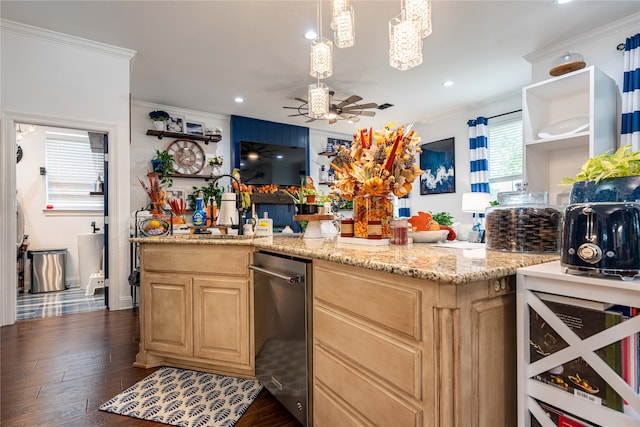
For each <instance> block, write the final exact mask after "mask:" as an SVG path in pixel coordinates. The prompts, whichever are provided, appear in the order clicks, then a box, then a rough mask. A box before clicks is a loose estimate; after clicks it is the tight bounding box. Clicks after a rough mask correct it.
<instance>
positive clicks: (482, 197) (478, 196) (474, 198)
mask: <svg viewBox="0 0 640 427" xmlns="http://www.w3.org/2000/svg"><path fill="white" fill-rule="evenodd" d="M490 205H491V194H489V193H462V212H484V211H485V210H486V209H487V208H488V207H489V206H490Z"/></svg>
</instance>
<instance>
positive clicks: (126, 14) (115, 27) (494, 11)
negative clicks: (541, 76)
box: [0, 0, 640, 133]
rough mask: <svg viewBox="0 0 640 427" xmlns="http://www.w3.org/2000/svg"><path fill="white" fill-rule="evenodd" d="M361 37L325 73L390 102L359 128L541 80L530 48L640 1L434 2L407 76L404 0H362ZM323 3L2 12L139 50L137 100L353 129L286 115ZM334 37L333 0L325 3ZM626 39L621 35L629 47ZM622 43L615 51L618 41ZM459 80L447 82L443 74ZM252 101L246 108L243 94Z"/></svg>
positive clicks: (19, 7) (337, 83) (637, 6)
mask: <svg viewBox="0 0 640 427" xmlns="http://www.w3.org/2000/svg"><path fill="white" fill-rule="evenodd" d="M351 4H352V5H353V7H354V9H355V26H356V44H355V46H353V47H350V48H346V49H337V48H336V49H334V52H335V53H334V74H333V76H331V77H329V78H328V79H326V80H324V82H325V83H326V84H328V85H329V87H330V88H331V89H332V90H334V91H335V92H336V99H338V100H340V99H344V98H347V97H348V96H349V95H352V94H357V95H360V96H362V97H363V98H364V99H363V101H362V102H364V103H368V102H374V103H377V104H382V103H387V102H388V103H391V104H394V107H392V108H389V109H387V110H384V111H379V110H376V111H377V114H376V117H373V118H367V117H362V120H361V121H360V123H359V125H360V126H363V127H369V126H374V127H378V126H381V125H382V124H384V123H386V122H388V121H393V120H399V121H402V122H410V121H428V120H429V119H430V118H433V117H437V116H441V115H442V114H443V113H445V112H447V111H451V110H455V109H458V108H461V107H462V106H464V105H468V104H474V103H478V102H481V101H483V100H487V99H491V98H494V97H497V96H500V95H503V94H507V93H513V92H514V91H516V90H519V88H521V87H522V86H525V85H527V84H529V83H530V69H531V64H529V63H528V62H527V61H526V60H525V59H524V58H523V56H524V55H527V54H529V53H531V52H534V51H537V50H540V49H543V48H545V47H547V46H550V45H554V44H556V43H559V42H562V41H563V40H566V39H569V38H571V37H575V36H577V35H580V34H584V33H586V32H588V31H590V30H592V29H594V28H597V27H600V26H602V25H605V24H608V23H610V22H613V21H616V20H618V19H622V18H625V17H627V16H629V15H631V14H633V13H638V12H640V2H639V1H637V0H632V1H613V0H602V1H595V0H574V1H573V2H572V3H568V4H564V5H558V4H556V3H555V1H554V0H536V1H479V0H476V1H455V0H447V1H445V0H440V1H434V2H433V34H432V35H431V36H429V37H427V38H426V39H425V40H424V47H423V52H424V62H423V63H422V65H420V66H418V67H416V68H413V69H411V70H408V71H398V70H396V69H394V68H391V67H390V66H389V62H388V21H389V20H390V19H391V18H393V17H394V16H395V15H397V14H398V13H399V9H400V1H399V0H394V1H382V0H380V1H358V0H352V1H351ZM317 5H318V2H317V1H313V0H311V1H245V0H235V1H8V0H2V2H1V5H0V16H1V17H2V18H3V19H8V20H11V21H17V22H22V23H25V24H29V25H34V26H37V27H41V28H46V29H50V30H53V31H58V32H61V33H65V34H71V35H74V36H78V37H82V38H86V39H89V40H94V41H99V42H103V43H107V44H111V45H115V46H119V47H124V48H128V49H132V50H135V51H137V55H136V57H135V59H134V63H133V69H132V77H131V94H132V97H133V98H134V99H138V100H142V101H147V102H153V103H159V104H164V105H170V106H176V107H181V108H187V109H193V110H199V111H205V112H211V113H219V114H236V115H241V116H247V117H255V118H260V119H264V120H271V121H276V122H281V123H290V124H296V125H303V126H309V127H312V128H319V129H325V130H331V131H336V132H342V133H351V132H352V131H353V129H354V125H353V124H350V123H348V122H346V121H344V120H341V121H339V122H338V123H336V124H333V125H329V124H328V123H327V122H326V121H325V120H321V121H315V122H312V123H308V124H307V123H305V121H306V119H305V118H302V117H287V115H288V114H293V113H294V112H295V110H287V109H283V108H282V107H283V106H298V105H299V102H297V101H295V100H294V98H295V97H298V98H304V99H306V98H307V95H306V92H307V85H308V84H310V83H313V82H314V81H315V80H314V79H313V78H312V77H310V76H309V59H308V54H309V42H308V41H306V40H304V38H303V33H304V32H305V31H306V30H308V29H310V28H315V27H316V25H315V23H316V9H317ZM322 8H323V15H324V20H323V21H324V22H323V26H322V27H323V29H322V31H323V33H324V35H325V36H326V37H329V38H332V34H331V32H330V29H329V19H328V15H329V9H330V1H329V0H325V1H323V2H322ZM622 41H623V40H621V42H622ZM611 48H612V49H614V48H615V46H612V47H611ZM447 79H451V80H453V81H455V85H454V86H453V87H451V88H444V87H442V85H441V83H442V82H443V81H444V80H447ZM236 96H242V97H243V98H244V99H245V102H244V103H243V104H236V103H235V102H234V100H233V99H234V97H236Z"/></svg>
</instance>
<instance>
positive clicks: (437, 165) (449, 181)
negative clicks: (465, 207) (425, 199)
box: [420, 137, 456, 195]
mask: <svg viewBox="0 0 640 427" xmlns="http://www.w3.org/2000/svg"><path fill="white" fill-rule="evenodd" d="M420 148H421V149H422V152H421V153H420V169H422V175H420V195H428V194H443V193H455V192H456V176H455V164H456V162H455V138H454V137H451V138H445V139H441V140H438V141H433V142H428V143H426V144H422V145H421V146H420Z"/></svg>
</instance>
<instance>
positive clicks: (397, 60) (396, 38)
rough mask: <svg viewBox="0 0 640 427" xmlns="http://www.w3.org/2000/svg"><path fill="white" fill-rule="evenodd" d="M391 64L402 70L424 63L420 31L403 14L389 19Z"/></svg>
mask: <svg viewBox="0 0 640 427" xmlns="http://www.w3.org/2000/svg"><path fill="white" fill-rule="evenodd" d="M389 64H390V65H391V66H392V67H393V68H397V69H398V70H402V71H404V70H408V69H410V68H413V67H415V66H417V65H420V64H422V38H421V37H420V31H419V29H418V27H417V25H416V23H415V22H414V21H411V20H408V19H404V17H403V16H402V14H400V15H398V16H396V17H395V18H393V19H392V20H391V21H389Z"/></svg>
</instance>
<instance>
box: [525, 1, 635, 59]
mask: <svg viewBox="0 0 640 427" xmlns="http://www.w3.org/2000/svg"><path fill="white" fill-rule="evenodd" d="M639 24H640V13H634V14H633V15H629V16H627V17H626V18H622V19H619V20H617V21H613V22H611V23H609V24H606V25H603V26H601V27H598V28H595V29H594V30H592V31H589V32H588V33H584V34H581V35H578V36H575V37H572V38H570V39H567V40H563V41H562V42H559V43H556V44H552V45H548V46H546V47H544V48H542V49H538V50H536V51H533V52H531V53H528V54H526V55H525V56H524V59H526V60H527V61H528V62H530V63H532V64H533V63H535V62H539V61H541V60H544V59H549V58H555V57H556V56H558V52H567V51H571V50H572V49H573V48H574V47H575V46H576V45H579V44H587V43H590V42H594V41H598V40H600V39H602V38H604V37H608V36H611V35H615V34H617V33H620V32H622V31H629V34H631V33H634V32H637V31H638V25H639ZM623 42H624V40H620V43H623ZM613 48H615V46H613V47H612V49H613Z"/></svg>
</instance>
